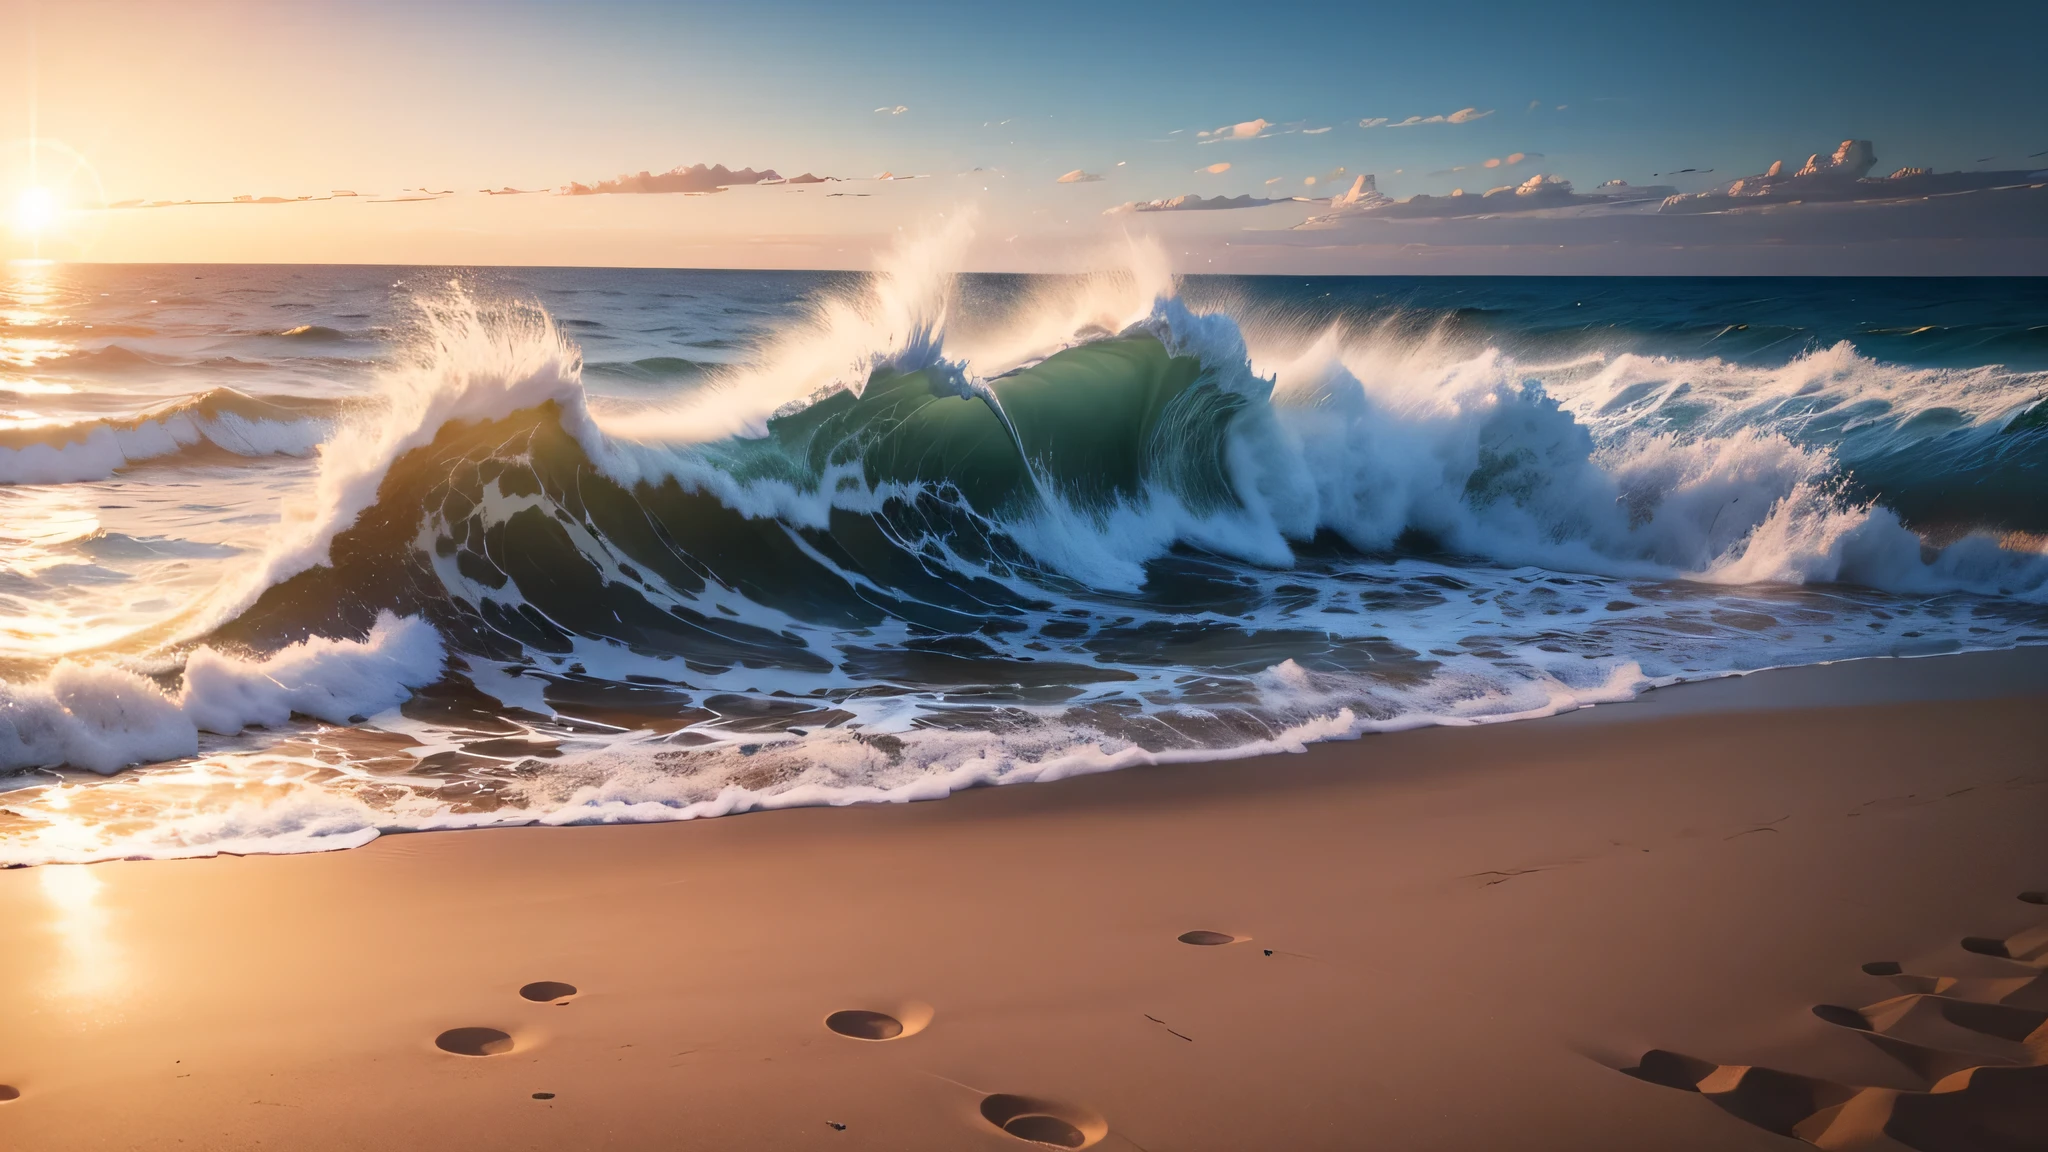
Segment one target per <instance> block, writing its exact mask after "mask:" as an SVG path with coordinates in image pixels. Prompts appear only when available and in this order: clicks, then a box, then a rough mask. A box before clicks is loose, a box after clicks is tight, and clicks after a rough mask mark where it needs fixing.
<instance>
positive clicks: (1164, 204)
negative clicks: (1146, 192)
mask: <svg viewBox="0 0 2048 1152" xmlns="http://www.w3.org/2000/svg"><path fill="white" fill-rule="evenodd" d="M1295 202H1296V200H1295V198H1294V197H1292V196H1282V197H1280V198H1278V199H1274V200H1261V199H1259V198H1258V197H1256V196H1251V195H1244V196H1211V197H1208V198H1207V199H1204V198H1202V197H1201V196H1200V195H1198V194H1195V193H1189V194H1188V195H1185V196H1175V197H1173V198H1172V199H1170V200H1136V201H1132V202H1131V203H1128V204H1119V205H1117V206H1116V207H1114V208H1111V209H1109V210H1108V211H1106V212H1104V213H1103V215H1104V216H1114V215H1120V214H1122V213H1125V212H1215V211H1220V210H1223V209H1229V208H1264V207H1266V206H1268V205H1271V204H1292V203H1295Z"/></svg>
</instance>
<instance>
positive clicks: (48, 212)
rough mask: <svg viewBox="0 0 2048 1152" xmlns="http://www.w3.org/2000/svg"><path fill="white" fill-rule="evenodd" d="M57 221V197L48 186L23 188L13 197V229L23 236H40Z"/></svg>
mask: <svg viewBox="0 0 2048 1152" xmlns="http://www.w3.org/2000/svg"><path fill="white" fill-rule="evenodd" d="M56 222H57V198H56V197H55V196H53V195H51V194H50V190H49V189H48V188H36V187H29V188H23V189H22V190H21V194H20V195H18V196H16V197H15V198H14V230H15V231H16V232H19V233H21V234H22V235H24V236H40V235H42V234H43V233H45V232H47V231H49V229H50V225H52V224H55V223H56Z"/></svg>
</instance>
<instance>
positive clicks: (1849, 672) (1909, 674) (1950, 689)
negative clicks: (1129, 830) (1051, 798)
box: [0, 645, 2048, 870]
mask: <svg viewBox="0 0 2048 1152" xmlns="http://www.w3.org/2000/svg"><path fill="white" fill-rule="evenodd" d="M2027 693H2048V645H2025V646H2020V647H2014V648H1999V649H1977V650H1969V651H1964V652H1954V653H1935V654H1926V655H1909V656H1873V657H1854V658H1849V659H1844V660H1838V661H1828V662H1825V663H1820V664H1804V665H1783V666H1774V667H1769V668H1761V669H1755V670H1751V671H1735V672H1726V673H1718V674H1709V675H1705V676H1702V677H1700V678H1696V679H1687V680H1680V681H1676V682H1671V683H1664V684H1658V685H1652V686H1650V687H1646V688H1643V689H1641V690H1639V691H1638V692H1637V693H1636V695H1635V696H1634V697H1633V698H1631V699H1626V700H1608V701H1588V702H1585V703H1578V704H1574V705H1572V706H1571V707H1569V708H1566V709H1565V710H1563V711H1549V712H1545V711H1540V710H1539V711H1537V712H1533V713H1519V714H1512V715H1506V716H1485V717H1472V718H1460V717H1449V718H1446V717H1441V716H1438V717H1430V718H1424V719H1415V720H1413V722H1408V721H1405V720H1396V721H1392V722H1387V723H1386V726H1384V727H1377V728H1376V727H1371V726H1370V725H1371V724H1372V723H1373V722H1363V723H1362V724H1360V723H1359V722H1354V727H1353V728H1352V729H1351V730H1350V732H1349V734H1345V735H1337V736H1330V735H1326V734H1324V733H1326V732H1328V731H1333V730H1336V729H1337V728H1339V727H1341V726H1340V725H1337V724H1336V721H1335V719H1334V718H1330V717H1325V718H1319V719H1314V720H1309V721H1305V722H1303V723H1302V724H1300V725H1297V726H1296V727H1294V728H1292V729H1289V730H1287V731H1286V732H1283V733H1281V734H1279V735H1277V736H1275V737H1272V738H1270V739H1268V740H1266V741H1264V742H1262V744H1252V745H1246V746H1243V747H1240V748H1234V749H1166V750H1162V751H1158V752H1146V751H1144V750H1143V749H1138V748H1126V749H1120V750H1118V751H1117V752H1115V753H1101V752H1099V751H1096V752H1093V754H1092V756H1091V750H1088V749H1074V750H1069V751H1068V752H1067V753H1064V754H1059V755H1054V756H1050V757H1048V758H1046V759H1045V760H1042V761H1038V762H1033V763H1030V764H1027V765H1024V766H1023V767H1022V768H1021V769H1020V770H1019V771H1018V772H1016V773H1015V778H1011V779H1003V780H998V781H987V780H982V781H971V782H966V783H964V784H963V783H957V782H956V783H947V782H945V781H944V780H943V779H942V778H940V777H937V776H934V777H930V778H927V779H925V780H921V781H917V782H914V783H912V784H911V785H909V786H907V787H903V786H899V787H897V788H894V789H890V790H889V791H890V792H892V793H897V794H895V795H891V794H884V793H882V792H880V791H877V792H876V794H874V795H870V796H838V795H835V796H832V797H827V798H824V799H807V800H804V801H801V802H780V801H781V799H782V798H781V796H780V794H774V793H770V794H766V795H762V796H755V797H749V798H747V799H744V800H742V801H740V803H742V804H745V805H746V806H744V807H740V808H737V809H727V810H723V811H710V812H698V811H696V810H697V809H702V808H707V807H709V808H718V807H720V806H721V805H724V804H726V802H727V801H726V798H725V797H720V798H719V799H717V800H715V801H701V802H698V803H695V804H691V805H687V806H684V807H681V808H670V809H669V811H670V812H672V813H673V814H670V815H659V816H655V817H653V818H650V819H595V818H592V819H582V820H574V821H551V820H550V819H549V816H550V815H551V814H552V812H550V811H540V812H538V813H537V814H534V815H531V816H527V815H523V814H522V815H520V816H516V817H514V818H511V819H502V820H500V819H494V818H493V817H492V815H491V814H488V813H485V814H479V817H480V818H479V819H478V820H477V822H474V823H457V822H453V821H451V822H449V823H444V824H441V825H437V826H428V827H415V826H407V825H402V824H388V825H375V824H367V823H366V824H363V825H361V826H360V827H359V828H358V829H356V830H353V831H349V832H342V833H328V834H326V835H327V837H329V838H331V840H332V841H333V842H332V843H327V844H320V843H308V842H301V843H300V845H281V844H277V842H275V841H271V842H265V841H261V840H258V841H253V842H252V841H249V840H215V841H209V842H205V843H202V844H199V845H196V846H194V847H192V848H191V849H190V850H175V851H147V850H139V849H143V848H145V846H143V845H136V844H121V845H110V846H108V847H106V848H105V850H104V853H103V854H100V855H93V856H90V857H87V858H82V859H68V860H67V859H58V860H56V861H44V860H23V861H12V862H7V863H4V864H0V870H5V869H11V868H24V867H42V866H45V865H46V864H47V863H57V864H60V865H61V864H77V863H82V864H96V863H107V862H111V861H115V860H126V861H137V860H190V859H207V858H210V857H213V856H265V855H278V856H283V855H304V854H307V853H318V852H340V851H352V850H354V849H356V848H360V847H363V846H365V845H367V844H370V843H373V842H375V841H376V840H378V839H381V838H384V837H388V836H400V835H413V834H418V833H422V832H467V831H486V830H491V829H504V828H565V827H615V826H624V825H631V824H666V823H690V822H695V821H698V820H706V819H725V818H729V817H733V816H748V815H759V814H763V813H767V812H779V811H791V810H795V809H799V808H809V807H823V808H845V807H863V806H868V805H883V806H889V805H899V804H906V803H924V802H927V801H929V800H932V799H946V798H950V797H952V796H957V795H961V794H963V793H966V792H973V791H978V790H981V789H984V788H990V787H1003V788H1007V787H1012V786H1020V785H1034V784H1043V783H1055V782H1058V781H1061V780H1067V779H1074V778H1078V777H1084V776H1094V775H1104V774H1110V773H1117V772H1128V771H1133V770H1137V769H1158V768H1181V767H1186V766H1190V765H1196V764H1212V765H1229V764H1238V763H1246V762H1252V761H1258V760H1262V759H1265V758H1268V757H1275V756H1283V757H1284V756H1293V755H1300V754H1302V753H1303V752H1305V751H1307V750H1309V749H1313V748H1317V747H1321V746H1324V745H1330V744H1348V743H1353V742H1356V741H1361V740H1368V739H1371V738H1376V737H1382V736H1386V735H1391V734H1395V733H1402V732H1412V731H1422V730H1428V729H1434V728H1453V729H1462V728H1488V727H1498V726H1502V725H1521V724H1526V723H1531V722H1545V721H1548V722H1553V723H1555V722H1560V721H1567V722H1570V723H1576V724H1586V723H1608V722H1614V721H1640V720H1648V719H1654V718H1660V717H1666V716H1684V715H1698V714H1706V713H1722V714H1740V713H1747V712H1768V711H1778V710H1783V709H1787V708H1802V707H1834V706H1843V705H1851V704H1858V703H1872V704H1874V703H1903V702H1910V701H1922V700H1926V701H1934V700H1949V701H1959V700H1980V699H1991V698H1995V697H1998V696H2004V695H2019V694H2027ZM1586 694H1587V695H1597V690H1587V692H1586ZM370 731H372V732H374V731H375V730H374V728H373V729H370ZM1120 761H1121V762H1120ZM151 767H153V766H151V765H141V766H137V767H135V768H131V769H122V770H121V771H119V772H116V773H114V774H113V775H112V776H104V777H102V776H84V777H81V778H82V779H84V780H85V781H86V782H87V783H90V784H99V783H100V782H102V781H113V780H118V779H120V778H121V777H124V776H130V775H131V774H140V773H142V772H145V771H147V770H148V769H149V768H151ZM940 788H944V789H945V790H944V791H936V790H937V789H940ZM904 794H909V795H908V796H907V798H906V795H904ZM5 797H6V792H4V791H0V815H4V814H5V808H4V800H5ZM273 803H276V801H273ZM554 811H566V809H558V810H554ZM259 818H260V814H259ZM244 819H246V817H245V818H244ZM273 845H277V846H273Z"/></svg>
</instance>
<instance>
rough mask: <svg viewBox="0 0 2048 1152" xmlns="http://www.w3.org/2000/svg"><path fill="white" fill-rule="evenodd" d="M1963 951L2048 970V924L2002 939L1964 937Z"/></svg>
mask: <svg viewBox="0 0 2048 1152" xmlns="http://www.w3.org/2000/svg"><path fill="white" fill-rule="evenodd" d="M1962 943H1963V951H1965V952H1975V953H1976V954H1977V955H1979V956H1996V957H1998V958H1999V959H2001V960H2017V961H2019V962H2020V963H2022V964H2031V965H2033V966H2034V967H2036V968H2048V924H2041V925H2037V926H2035V927H2033V928H2028V929H2026V930H2024V931H2021V932H2015V933H2013V934H2012V935H2010V936H2007V937H2004V938H2003V939H2000V938H1998V937H1993V936H1965V937H1963V941H1962Z"/></svg>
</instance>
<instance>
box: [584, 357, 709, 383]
mask: <svg viewBox="0 0 2048 1152" xmlns="http://www.w3.org/2000/svg"><path fill="white" fill-rule="evenodd" d="M718 367H720V365H718V364H714V363H708V362H705V361H701V360H686V359H684V358H683V357H680V356H648V357H645V358H642V359H639V360H629V361H618V360H594V361H591V362H590V363H588V364H586V365H584V371H586V372H588V373H589V374H590V375H592V376H603V377H609V378H611V379H615V380H631V381H635V382H639V383H649V384H653V383H663V382H666V381H672V380H685V379H690V378H692V377H698V376H702V375H703V374H704V373H706V372H708V371H712V370H714V369H716V368H718Z"/></svg>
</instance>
